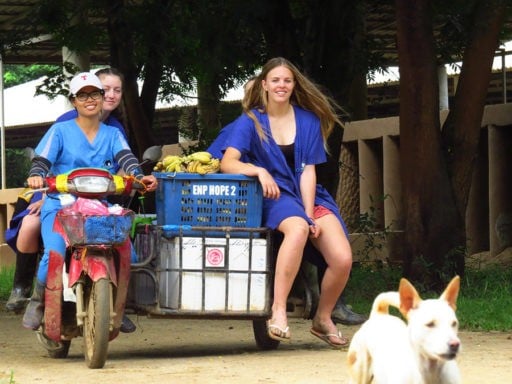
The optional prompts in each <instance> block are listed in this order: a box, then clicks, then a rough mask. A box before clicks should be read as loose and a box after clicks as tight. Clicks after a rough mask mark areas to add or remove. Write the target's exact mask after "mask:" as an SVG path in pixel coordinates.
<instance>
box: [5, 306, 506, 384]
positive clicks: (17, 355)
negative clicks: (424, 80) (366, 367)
mask: <svg viewBox="0 0 512 384" xmlns="http://www.w3.org/2000/svg"><path fill="white" fill-rule="evenodd" d="M2 307H3V305H2ZM131 318H132V319H133V320H135V322H136V323H137V325H138V329H137V331H136V332H135V333H133V334H129V335H123V334H122V335H121V336H120V337H119V338H117V339H116V340H114V341H113V342H111V344H110V347H109V358H108V361H107V363H106V365H105V367H104V368H103V369H100V370H91V369H88V368H87V367H86V366H85V364H84V360H83V355H82V352H81V344H82V339H75V340H73V342H72V345H71V349H70V353H69V357H68V358H67V359H64V360H53V359H50V358H49V357H47V354H46V352H45V351H44V350H43V349H42V348H41V347H40V346H39V344H38V343H37V341H36V337H35V335H34V333H33V332H31V331H28V330H25V329H23V328H22V327H21V316H15V315H12V314H8V313H5V312H0V383H1V384H7V383H9V377H10V374H11V372H12V373H13V376H14V381H15V383H16V384H29V383H44V384H49V383H59V384H62V383H73V384H85V383H87V384H90V383H130V384H137V383H144V384H150V383H167V382H174V383H244V384H251V383H266V384H270V383H346V382H347V378H348V377H347V371H346V364H345V358H346V351H336V350H332V349H329V348H328V346H327V345H326V344H324V343H322V342H321V341H320V340H318V339H316V338H314V337H313V336H312V335H310V333H309V322H308V321H305V320H300V319H291V321H290V329H291V330H292V332H293V334H292V337H293V341H292V342H291V343H288V344H283V343H281V345H280V347H279V348H278V349H277V350H275V351H259V350H258V349H257V348H256V344H255V342H254V339H253V335H252V326H251V322H249V321H231V320H221V321H213V320H200V321H199V320H194V321H193V320H182V319H179V320H176V319H173V320H171V319H147V318H144V317H139V318H137V317H136V316H131ZM356 329H357V327H342V330H343V332H344V333H345V334H346V335H347V336H352V334H353V333H354V332H355V330H356ZM461 339H462V344H463V351H462V354H461V355H460V357H459V358H458V362H459V366H460V368H461V371H462V375H463V379H464V383H466V384H472V383H474V384H494V383H496V384H498V383H500V384H502V383H503V384H504V383H511V382H512V369H511V366H512V334H511V333H474V332H462V333H461Z"/></svg>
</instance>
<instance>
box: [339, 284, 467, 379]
mask: <svg viewBox="0 0 512 384" xmlns="http://www.w3.org/2000/svg"><path fill="white" fill-rule="evenodd" d="M459 287H460V278H459V277H458V276H456V277H454V278H453V279H452V281H451V282H450V283H449V284H448V286H447V287H446V289H445V291H444V292H443V294H442V295H441V296H440V297H439V299H429V300H422V299H421V298H420V296H419V294H418V292H417V291H416V289H415V288H414V287H413V286H412V285H411V283H410V282H409V281H407V280H406V279H401V280H400V287H399V290H398V292H385V293H381V294H380V295H378V296H377V298H376V299H375V301H374V302H373V307H372V311H371V313H370V318H369V319H368V320H367V321H366V322H365V323H364V324H363V325H362V326H361V328H360V329H359V330H358V331H357V332H356V333H355V334H354V337H353V338H352V342H351V343H350V347H349V350H348V355H347V362H348V367H349V374H350V383H351V384H356V383H357V384H367V383H373V384H457V383H460V374H459V369H458V366H457V363H456V361H455V357H456V356H457V353H458V352H459V349H460V340H459V338H458V337H457V331H458V321H457V317H456V316H455V309H456V301H457V296H458V293H459ZM390 305H391V306H393V307H396V308H399V309H400V312H401V313H402V315H403V316H404V317H405V318H406V319H407V324H406V323H405V322H404V321H403V320H401V319H400V318H398V317H397V316H393V315H390V314H389V312H388V309H389V306H390Z"/></svg>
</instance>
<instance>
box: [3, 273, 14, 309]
mask: <svg viewBox="0 0 512 384" xmlns="http://www.w3.org/2000/svg"><path fill="white" fill-rule="evenodd" d="M13 277H14V266H12V267H5V268H4V267H2V268H0V301H7V299H8V298H9V295H10V293H11V288H12V279H13Z"/></svg>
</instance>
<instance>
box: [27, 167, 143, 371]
mask: <svg viewBox="0 0 512 384" xmlns="http://www.w3.org/2000/svg"><path fill="white" fill-rule="evenodd" d="M46 183H47V188H45V190H46V191H47V192H53V193H55V192H57V193H68V194H71V195H74V196H75V197H76V198H77V199H76V201H75V202H74V203H73V204H72V205H71V206H68V207H65V208H62V209H61V210H60V211H59V212H58V213H57V216H56V220H55V223H54V231H57V232H58V233H60V234H61V235H62V236H63V237H64V239H65V241H66V245H67V249H66V257H65V260H63V258H62V257H60V256H59V255H54V254H52V253H50V258H49V265H48V279H47V285H46V291H45V311H44V319H43V323H42V326H41V327H40V328H39V330H38V333H37V335H38V339H39V341H40V342H41V343H42V344H43V346H44V347H45V348H46V349H47V350H48V354H49V356H50V357H52V358H65V357H67V355H68V352H69V347H70V344H71V340H72V339H73V338H75V337H78V336H83V351H84V355H85V361H86V365H87V366H88V367H89V368H102V367H103V366H104V364H105V361H106V359H107V353H108V343H109V341H110V340H113V339H114V338H115V337H117V335H118V334H119V328H120V326H121V320H122V316H123V313H124V306H125V302H126V295H127V292H128V283H129V278H130V258H131V243H130V240H129V235H130V230H131V227H132V221H133V217H134V213H133V212H132V211H131V210H129V209H125V208H122V207H120V206H113V207H107V205H106V204H104V203H102V202H101V201H100V199H105V198H106V197H107V196H109V195H121V194H130V193H131V192H132V190H134V189H140V190H144V188H145V187H144V185H143V184H142V183H140V182H138V181H137V180H135V179H134V178H133V177H131V176H117V175H112V174H110V173H109V172H108V171H106V170H103V169H96V168H80V169H76V170H73V171H72V172H70V173H68V174H63V175H57V176H55V177H47V178H46Z"/></svg>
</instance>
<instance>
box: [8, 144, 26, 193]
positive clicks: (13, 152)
mask: <svg viewBox="0 0 512 384" xmlns="http://www.w3.org/2000/svg"><path fill="white" fill-rule="evenodd" d="M30 164H31V163H30V160H29V158H28V157H27V153H26V151H25V150H23V149H9V148H7V149H6V150H5V168H6V170H7V178H6V181H5V185H6V187H7V188H20V187H23V183H24V182H25V180H26V179H27V176H28V172H29V170H30Z"/></svg>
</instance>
